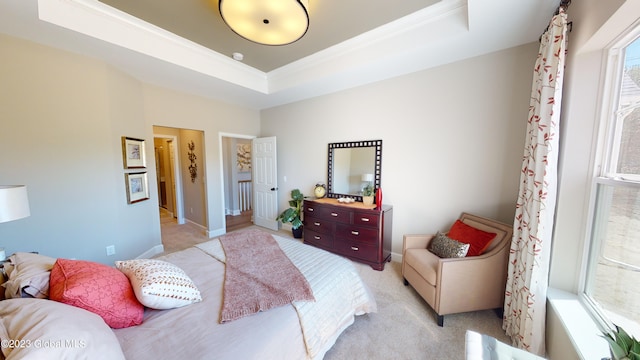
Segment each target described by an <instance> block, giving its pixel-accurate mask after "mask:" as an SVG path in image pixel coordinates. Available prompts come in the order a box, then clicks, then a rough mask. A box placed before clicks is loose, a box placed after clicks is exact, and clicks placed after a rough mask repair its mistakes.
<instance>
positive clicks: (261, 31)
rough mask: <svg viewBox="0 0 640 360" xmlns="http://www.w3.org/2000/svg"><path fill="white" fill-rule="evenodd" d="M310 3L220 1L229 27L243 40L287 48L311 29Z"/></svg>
mask: <svg viewBox="0 0 640 360" xmlns="http://www.w3.org/2000/svg"><path fill="white" fill-rule="evenodd" d="M308 4H309V2H308V1H307V0H268V1H266V0H220V2H219V3H218V9H219V10H220V15H221V16H222V19H223V20H224V22H225V23H227V25H228V26H229V27H230V28H231V30H233V31H234V32H235V33H236V34H238V35H240V36H242V37H243V38H245V39H247V40H250V41H253V42H256V43H260V44H264V45H286V44H290V43H292V42H294V41H296V40H298V39H300V38H301V37H302V36H304V34H305V33H306V32H307V29H308V28H309V14H308V13H307V7H308Z"/></svg>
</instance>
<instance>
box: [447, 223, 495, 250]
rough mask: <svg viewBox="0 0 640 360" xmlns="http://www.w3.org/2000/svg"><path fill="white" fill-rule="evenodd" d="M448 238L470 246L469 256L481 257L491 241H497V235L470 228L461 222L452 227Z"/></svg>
mask: <svg viewBox="0 0 640 360" xmlns="http://www.w3.org/2000/svg"><path fill="white" fill-rule="evenodd" d="M447 236H448V237H450V238H452V239H454V240H458V241H460V242H463V243H466V244H469V245H470V246H469V251H468V252H467V256H478V255H481V254H482V253H483V252H484V251H485V250H486V249H487V247H488V246H489V244H490V243H491V241H493V239H495V237H496V233H490V232H486V231H482V230H480V229H476V228H474V227H473V226H469V225H467V224H465V223H463V222H462V221H460V220H456V222H455V223H454V224H453V226H451V229H450V230H449V232H448V233H447Z"/></svg>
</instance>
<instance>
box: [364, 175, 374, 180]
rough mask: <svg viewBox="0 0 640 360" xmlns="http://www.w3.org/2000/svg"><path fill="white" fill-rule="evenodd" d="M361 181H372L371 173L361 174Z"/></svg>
mask: <svg viewBox="0 0 640 360" xmlns="http://www.w3.org/2000/svg"><path fill="white" fill-rule="evenodd" d="M362 181H373V174H362Z"/></svg>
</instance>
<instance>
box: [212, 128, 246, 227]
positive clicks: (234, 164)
mask: <svg viewBox="0 0 640 360" xmlns="http://www.w3.org/2000/svg"><path fill="white" fill-rule="evenodd" d="M251 139H252V137H251V136H243V135H233V134H221V137H220V140H221V141H220V144H221V148H222V159H223V160H222V177H223V189H224V191H223V193H224V212H225V230H226V232H230V231H234V230H238V229H242V228H245V227H248V226H251V225H253V179H252V171H251V170H252V169H251V168H252V164H251Z"/></svg>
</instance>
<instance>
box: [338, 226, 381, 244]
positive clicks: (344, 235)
mask: <svg viewBox="0 0 640 360" xmlns="http://www.w3.org/2000/svg"><path fill="white" fill-rule="evenodd" d="M336 238H337V239H346V240H349V241H358V242H362V243H369V244H371V245H377V244H378V229H375V228H366V227H361V226H353V225H344V224H337V225H336Z"/></svg>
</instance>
